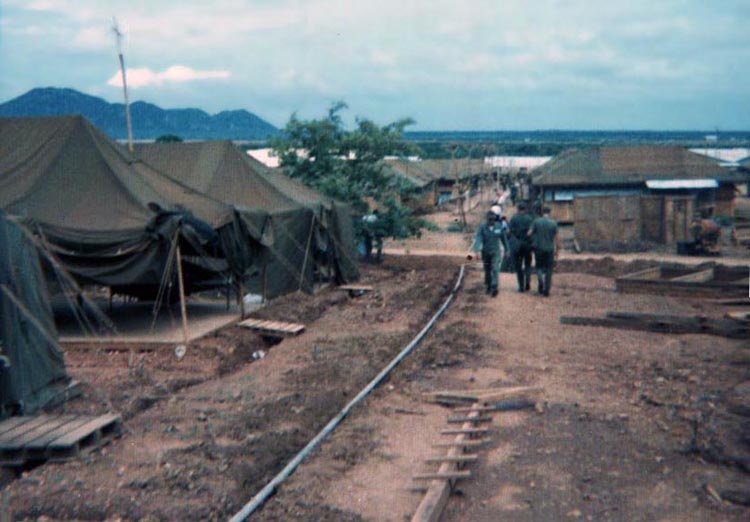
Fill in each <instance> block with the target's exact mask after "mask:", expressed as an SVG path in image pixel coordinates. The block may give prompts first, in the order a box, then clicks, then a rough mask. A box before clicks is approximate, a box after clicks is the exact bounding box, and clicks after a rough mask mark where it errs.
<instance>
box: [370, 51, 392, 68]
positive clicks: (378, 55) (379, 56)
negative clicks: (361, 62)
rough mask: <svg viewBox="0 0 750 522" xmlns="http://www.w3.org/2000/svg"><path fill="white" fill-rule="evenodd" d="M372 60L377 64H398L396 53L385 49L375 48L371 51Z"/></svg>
mask: <svg viewBox="0 0 750 522" xmlns="http://www.w3.org/2000/svg"><path fill="white" fill-rule="evenodd" d="M370 61H371V62H372V63H374V64H376V65H385V66H388V67H390V66H393V65H396V55H394V54H392V53H389V52H386V51H383V50H381V49H375V50H373V51H372V52H370Z"/></svg>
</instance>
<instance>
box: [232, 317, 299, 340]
mask: <svg viewBox="0 0 750 522" xmlns="http://www.w3.org/2000/svg"><path fill="white" fill-rule="evenodd" d="M240 326H241V327H243V328H250V329H251V330H257V331H258V332H259V333H260V334H261V335H270V336H276V337H285V336H288V335H299V334H301V333H302V332H304V331H305V325H304V324H297V323H282V322H280V321H265V320H263V319H247V320H245V321H242V322H241V323H240Z"/></svg>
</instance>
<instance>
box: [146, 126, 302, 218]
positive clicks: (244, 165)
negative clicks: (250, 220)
mask: <svg viewBox="0 0 750 522" xmlns="http://www.w3.org/2000/svg"><path fill="white" fill-rule="evenodd" d="M136 154H137V155H138V156H139V157H140V158H142V159H143V161H144V162H145V163H147V164H149V165H152V166H154V167H156V168H157V169H158V170H159V171H160V172H164V173H165V174H167V175H168V176H169V177H171V178H173V179H175V180H178V181H180V182H182V183H185V184H186V185H188V186H190V187H192V188H194V189H195V190H197V191H199V192H202V193H204V194H207V195H209V196H211V197H212V198H214V199H218V200H220V201H225V202H227V203H231V204H234V205H238V206H240V207H245V208H247V209H254V210H265V211H267V212H270V213H273V212H280V211H288V210H293V209H295V208H299V206H300V204H299V203H298V202H297V201H295V200H294V199H293V198H291V197H290V196H289V195H287V194H285V192H284V191H283V190H281V189H280V188H279V187H278V186H276V185H275V184H274V183H272V182H271V181H269V177H268V176H266V175H262V174H261V173H260V170H261V169H266V167H264V166H263V165H262V164H260V163H259V162H257V161H255V160H253V159H252V158H249V157H248V156H247V155H246V154H245V153H243V152H242V151H241V150H240V149H239V148H237V147H236V146H235V145H234V144H233V143H232V142H231V141H202V142H189V143H153V144H143V145H138V146H137V147H136Z"/></svg>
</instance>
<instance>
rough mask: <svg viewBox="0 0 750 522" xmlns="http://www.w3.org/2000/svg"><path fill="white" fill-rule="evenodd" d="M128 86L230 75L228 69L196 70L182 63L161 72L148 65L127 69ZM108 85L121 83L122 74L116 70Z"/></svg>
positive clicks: (210, 78) (135, 87) (190, 80)
mask: <svg viewBox="0 0 750 522" xmlns="http://www.w3.org/2000/svg"><path fill="white" fill-rule="evenodd" d="M127 74H128V86H129V87H132V88H133V89H138V88H139V87H147V86H150V85H156V86H157V87H158V86H162V85H164V84H166V83H184V82H192V81H196V80H216V79H219V80H224V79H227V78H229V77H230V76H231V73H230V72H229V71H196V70H195V69H191V68H190V67H186V66H184V65H173V66H171V67H169V68H168V69H166V70H165V71H162V72H155V71H152V70H151V69H149V68H148V67H142V68H136V69H129V70H128V71H127ZM107 84H108V85H112V86H114V87H119V86H121V85H122V74H120V72H119V71H118V72H117V73H115V75H114V76H112V77H111V78H110V79H109V80H108V81H107Z"/></svg>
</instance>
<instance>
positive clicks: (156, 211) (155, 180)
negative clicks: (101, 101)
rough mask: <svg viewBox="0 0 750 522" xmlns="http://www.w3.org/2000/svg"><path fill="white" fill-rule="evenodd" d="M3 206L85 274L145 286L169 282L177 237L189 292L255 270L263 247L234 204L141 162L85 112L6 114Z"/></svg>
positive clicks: (108, 282)
mask: <svg viewBox="0 0 750 522" xmlns="http://www.w3.org/2000/svg"><path fill="white" fill-rule="evenodd" d="M0 209H3V210H5V211H6V212H8V213H9V214H12V215H16V216H19V218H20V219H21V220H22V221H23V222H24V223H26V224H27V225H28V226H29V227H30V228H32V229H33V230H34V232H35V233H36V234H38V235H39V236H40V238H41V239H42V241H43V242H44V243H45V246H46V247H47V248H49V249H50V250H51V251H52V252H53V253H54V255H55V257H56V258H57V259H58V260H60V262H61V263H62V264H63V266H64V267H65V268H66V269H67V270H68V271H69V272H70V273H71V274H73V275H74V276H75V277H76V278H77V279H78V280H79V281H81V282H83V283H95V284H100V285H104V286H109V287H113V288H115V289H116V290H117V291H121V292H123V293H130V294H135V295H139V294H153V293H154V292H155V290H156V289H157V288H158V287H159V286H160V285H161V284H163V282H164V281H163V276H164V273H165V269H166V268H167V263H168V262H171V261H169V260H170V259H174V256H173V255H170V254H173V251H174V246H175V245H181V246H182V249H183V253H184V254H185V257H184V262H183V268H184V272H185V283H186V286H187V290H188V291H190V290H191V289H194V288H201V287H203V285H205V284H209V283H211V282H218V281H221V282H225V281H226V279H227V277H228V274H233V275H234V276H235V280H236V279H237V278H239V277H242V276H243V275H245V274H247V273H249V272H252V271H253V270H255V269H256V267H255V266H254V265H253V262H254V261H255V257H256V255H257V252H258V251H259V250H260V244H259V240H256V239H254V238H253V235H252V234H250V233H249V231H248V230H247V226H246V220H240V219H239V218H238V215H237V212H236V210H235V209H234V208H233V207H232V206H231V205H227V204H225V203H222V202H220V201H217V200H214V199H211V198H209V197H208V196H205V195H203V194H201V193H199V192H197V191H195V190H194V189H191V188H189V187H187V186H185V185H182V184H180V183H178V182H176V181H174V180H172V179H170V178H169V177H167V176H165V175H164V174H162V173H160V172H158V171H157V170H156V169H154V168H152V167H150V166H149V165H146V164H145V163H143V162H142V161H139V160H138V159H137V158H136V157H135V156H132V155H131V154H129V153H128V151H127V150H126V149H125V148H124V147H122V146H120V145H119V144H117V143H116V142H114V141H113V140H111V139H110V138H108V137H107V136H105V135H104V134H103V133H101V132H100V131H99V130H98V129H96V128H95V127H94V126H93V125H92V124H91V123H90V122H88V121H87V120H85V119H84V118H82V117H80V116H61V117H50V118H0ZM255 226H256V227H259V228H260V232H259V233H258V234H256V236H255V237H262V233H263V230H262V223H260V222H256V223H255Z"/></svg>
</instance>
